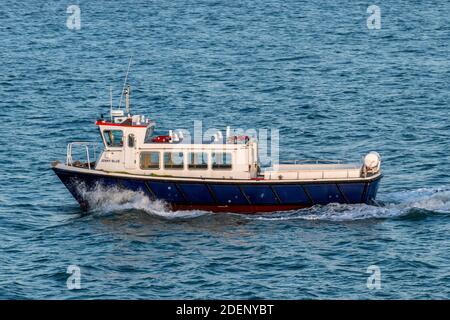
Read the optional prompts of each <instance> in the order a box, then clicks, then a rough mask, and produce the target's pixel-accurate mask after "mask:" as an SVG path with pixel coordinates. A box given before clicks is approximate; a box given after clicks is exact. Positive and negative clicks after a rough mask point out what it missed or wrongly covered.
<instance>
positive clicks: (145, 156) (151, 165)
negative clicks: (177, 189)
mask: <svg viewBox="0 0 450 320" xmlns="http://www.w3.org/2000/svg"><path fill="white" fill-rule="evenodd" d="M140 164H141V169H142V170H148V169H159V152H157V151H150V152H141V161H140Z"/></svg>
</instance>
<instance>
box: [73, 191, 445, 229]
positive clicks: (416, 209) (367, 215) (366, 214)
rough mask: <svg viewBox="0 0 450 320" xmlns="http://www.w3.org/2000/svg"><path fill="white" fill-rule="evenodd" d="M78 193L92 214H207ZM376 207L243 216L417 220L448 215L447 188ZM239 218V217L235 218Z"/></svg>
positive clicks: (396, 196) (136, 198) (406, 194)
mask: <svg viewBox="0 0 450 320" xmlns="http://www.w3.org/2000/svg"><path fill="white" fill-rule="evenodd" d="M78 191H79V192H80V193H81V194H82V196H83V197H84V199H86V201H87V202H88V204H89V208H90V212H91V213H94V214H101V215H104V214H111V213H117V212H121V211H127V210H138V211H143V212H146V213H148V214H150V215H152V216H157V217H162V218H165V219H176V218H196V217H200V216H203V215H206V214H209V212H206V211H200V210H193V211H171V210H170V209H169V206H168V205H167V203H165V202H164V201H162V200H151V199H150V198H149V197H148V196H147V195H146V194H145V193H144V192H142V191H130V190H124V189H121V188H118V187H115V186H110V187H104V186H100V185H97V186H96V187H95V188H90V189H88V188H86V187H85V186H84V185H79V186H78ZM379 198H380V201H379V205H377V206H373V205H367V204H337V203H332V204H329V205H326V206H314V207H311V208H307V209H301V210H296V211H286V212H276V213H271V214H257V215H246V216H244V217H245V218H246V219H250V220H254V219H256V220H292V219H303V220H329V221H352V220H367V219H388V218H414V219H416V218H421V217H427V216H432V215H436V214H450V187H446V186H444V187H436V188H420V189H415V190H406V191H398V192H392V193H387V194H380V197H379ZM239 216H241V215H239Z"/></svg>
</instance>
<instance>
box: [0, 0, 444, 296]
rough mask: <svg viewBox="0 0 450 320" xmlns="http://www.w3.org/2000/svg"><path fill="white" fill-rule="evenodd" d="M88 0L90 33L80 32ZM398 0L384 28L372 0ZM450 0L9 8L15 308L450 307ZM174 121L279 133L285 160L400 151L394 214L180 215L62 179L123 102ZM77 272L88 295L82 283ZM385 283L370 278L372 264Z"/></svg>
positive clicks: (7, 239)
mask: <svg viewBox="0 0 450 320" xmlns="http://www.w3.org/2000/svg"><path fill="white" fill-rule="evenodd" d="M70 4H78V5H79V6H80V8H81V29H80V30H78V31H77V30H69V29H68V28H67V26H66V19H67V17H68V16H69V14H68V13H66V10H67V7H68V5H70ZM371 4H376V5H378V6H379V7H380V8H381V17H382V22H381V29H380V30H369V29H368V28H367V25H366V19H367V17H368V16H369V14H368V13H367V12H366V10H367V7H368V6H369V5H371ZM449 11H450V3H449V2H448V1H398V0H397V1H384V0H381V1H377V2H376V3H372V2H370V1H369V2H367V1H339V2H337V3H336V4H331V2H330V1H300V0H287V1H285V0H283V1H281V0H268V1H198V0H194V1H191V0H190V1H179V0H175V1H144V0H141V1H127V0H122V1H116V2H109V1H84V0H83V1H78V2H77V1H73V2H72V1H65V0H64V1H54V2H51V3H50V2H49V3H45V4H37V2H36V1H20V2H13V1H7V2H5V1H4V3H3V5H2V6H1V8H0V17H1V20H0V21H1V23H0V44H1V50H0V58H1V60H0V61H1V63H0V109H1V115H0V119H1V126H0V128H1V129H0V130H1V134H0V139H1V140H0V143H1V146H2V148H1V153H0V163H1V168H2V174H1V175H0V203H1V206H0V298H2V299H14V298H32V299H37V298H44V299H70V298H88V299H91V298H125V299H135V298H149V299H162V298H169V299H173V298H200V299H201V298H243V299H248V298H274V299H279V298H284V299H303V298H320V299H323V298H357V299H359V298H382V299H388V298H421V299H423V298H424V299H427V298H436V299H442V298H450V266H449V262H450V235H449V234H450V174H449V172H450V156H449V154H450V152H449V144H450V143H449V141H450V124H449V100H450V90H449V80H450V62H449V61H450V59H449V57H450V50H449V48H450V46H449V43H450V15H449ZM131 55H132V56H133V63H132V68H131V73H130V78H129V79H130V82H131V84H132V86H133V94H132V105H133V108H134V111H135V112H136V113H144V114H147V115H150V116H151V117H152V118H155V119H156V120H157V121H158V124H159V125H160V127H162V128H188V129H189V128H192V125H193V121H194V120H202V121H203V125H204V127H205V128H207V127H218V128H223V127H224V126H225V125H227V124H228V125H232V126H234V127H241V128H276V129H279V130H280V151H281V158H325V159H328V158H343V159H355V160H358V159H359V157H360V156H361V155H362V154H365V153H366V152H368V151H370V150H376V151H378V152H379V153H380V154H381V155H382V158H383V164H382V166H383V170H384V174H385V177H384V179H383V181H382V183H381V185H380V189H379V195H378V200H379V201H381V202H382V204H383V206H381V207H373V206H367V205H355V206H353V205H352V206H349V205H329V206H325V207H316V208H312V209H308V210H300V211H296V212H288V213H276V214H274V215H260V216H252V217H249V216H242V215H235V214H232V215H227V214H210V213H204V212H178V213H171V212H169V211H167V210H165V209H164V207H163V206H162V205H160V204H159V203H151V202H150V201H149V200H148V199H146V198H145V197H142V195H140V194H133V193H122V194H118V193H117V192H115V191H114V190H111V191H110V192H104V193H102V194H98V199H99V201H98V206H97V207H96V208H95V209H94V210H93V212H90V213H88V214H84V213H83V212H82V211H81V210H80V209H79V207H78V205H77V203H76V202H75V200H73V198H72V197H71V196H70V194H69V192H68V191H67V190H66V189H65V188H64V186H63V185H62V184H61V183H60V181H59V180H58V179H57V177H56V176H55V175H54V174H53V172H52V171H51V170H50V163H51V161H53V160H56V159H59V160H64V159H65V148H66V144H67V143H68V142H70V141H72V140H91V141H95V140H98V132H97V129H96V127H95V126H94V120H95V119H96V118H97V117H98V116H99V114H100V113H102V112H103V113H107V112H108V104H109V102H108V101H109V92H108V88H109V86H110V85H112V86H113V89H114V101H115V103H116V101H117V100H118V94H119V92H120V89H121V86H122V82H123V77H124V73H125V70H126V65H127V63H128V58H129V57H130V56H131ZM69 265H77V266H79V267H80V268H81V289H80V290H68V289H67V286H66V280H67V277H68V276H69V275H68V274H67V273H66V271H67V267H68V266H69ZM370 265H377V266H378V267H379V268H380V270H381V289H378V290H377V289H374V290H369V289H368V288H367V286H366V282H367V277H368V276H369V275H370V274H368V273H366V271H367V268H368V266H370Z"/></svg>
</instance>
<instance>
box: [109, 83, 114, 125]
mask: <svg viewBox="0 0 450 320" xmlns="http://www.w3.org/2000/svg"><path fill="white" fill-rule="evenodd" d="M112 109H113V106H112V88H111V86H109V115H110V117H111V122H112Z"/></svg>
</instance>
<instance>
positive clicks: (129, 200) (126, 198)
mask: <svg viewBox="0 0 450 320" xmlns="http://www.w3.org/2000/svg"><path fill="white" fill-rule="evenodd" d="M77 189H78V192H80V194H81V195H82V197H83V198H84V199H86V201H87V203H88V204H89V213H92V214H97V215H108V214H112V213H118V212H123V211H128V210H138V211H142V212H145V213H147V214H150V215H152V216H157V217H162V218H166V219H176V218H194V217H198V216H201V215H204V214H207V212H204V211H171V210H170V209H169V206H168V205H167V203H165V202H164V201H162V200H151V199H150V198H149V197H148V196H147V195H146V194H145V193H144V192H142V191H131V190H125V189H122V188H118V187H115V186H108V187H105V186H102V185H99V184H97V185H96V186H95V187H94V188H87V187H86V186H85V185H84V184H79V185H78V186H77Z"/></svg>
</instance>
